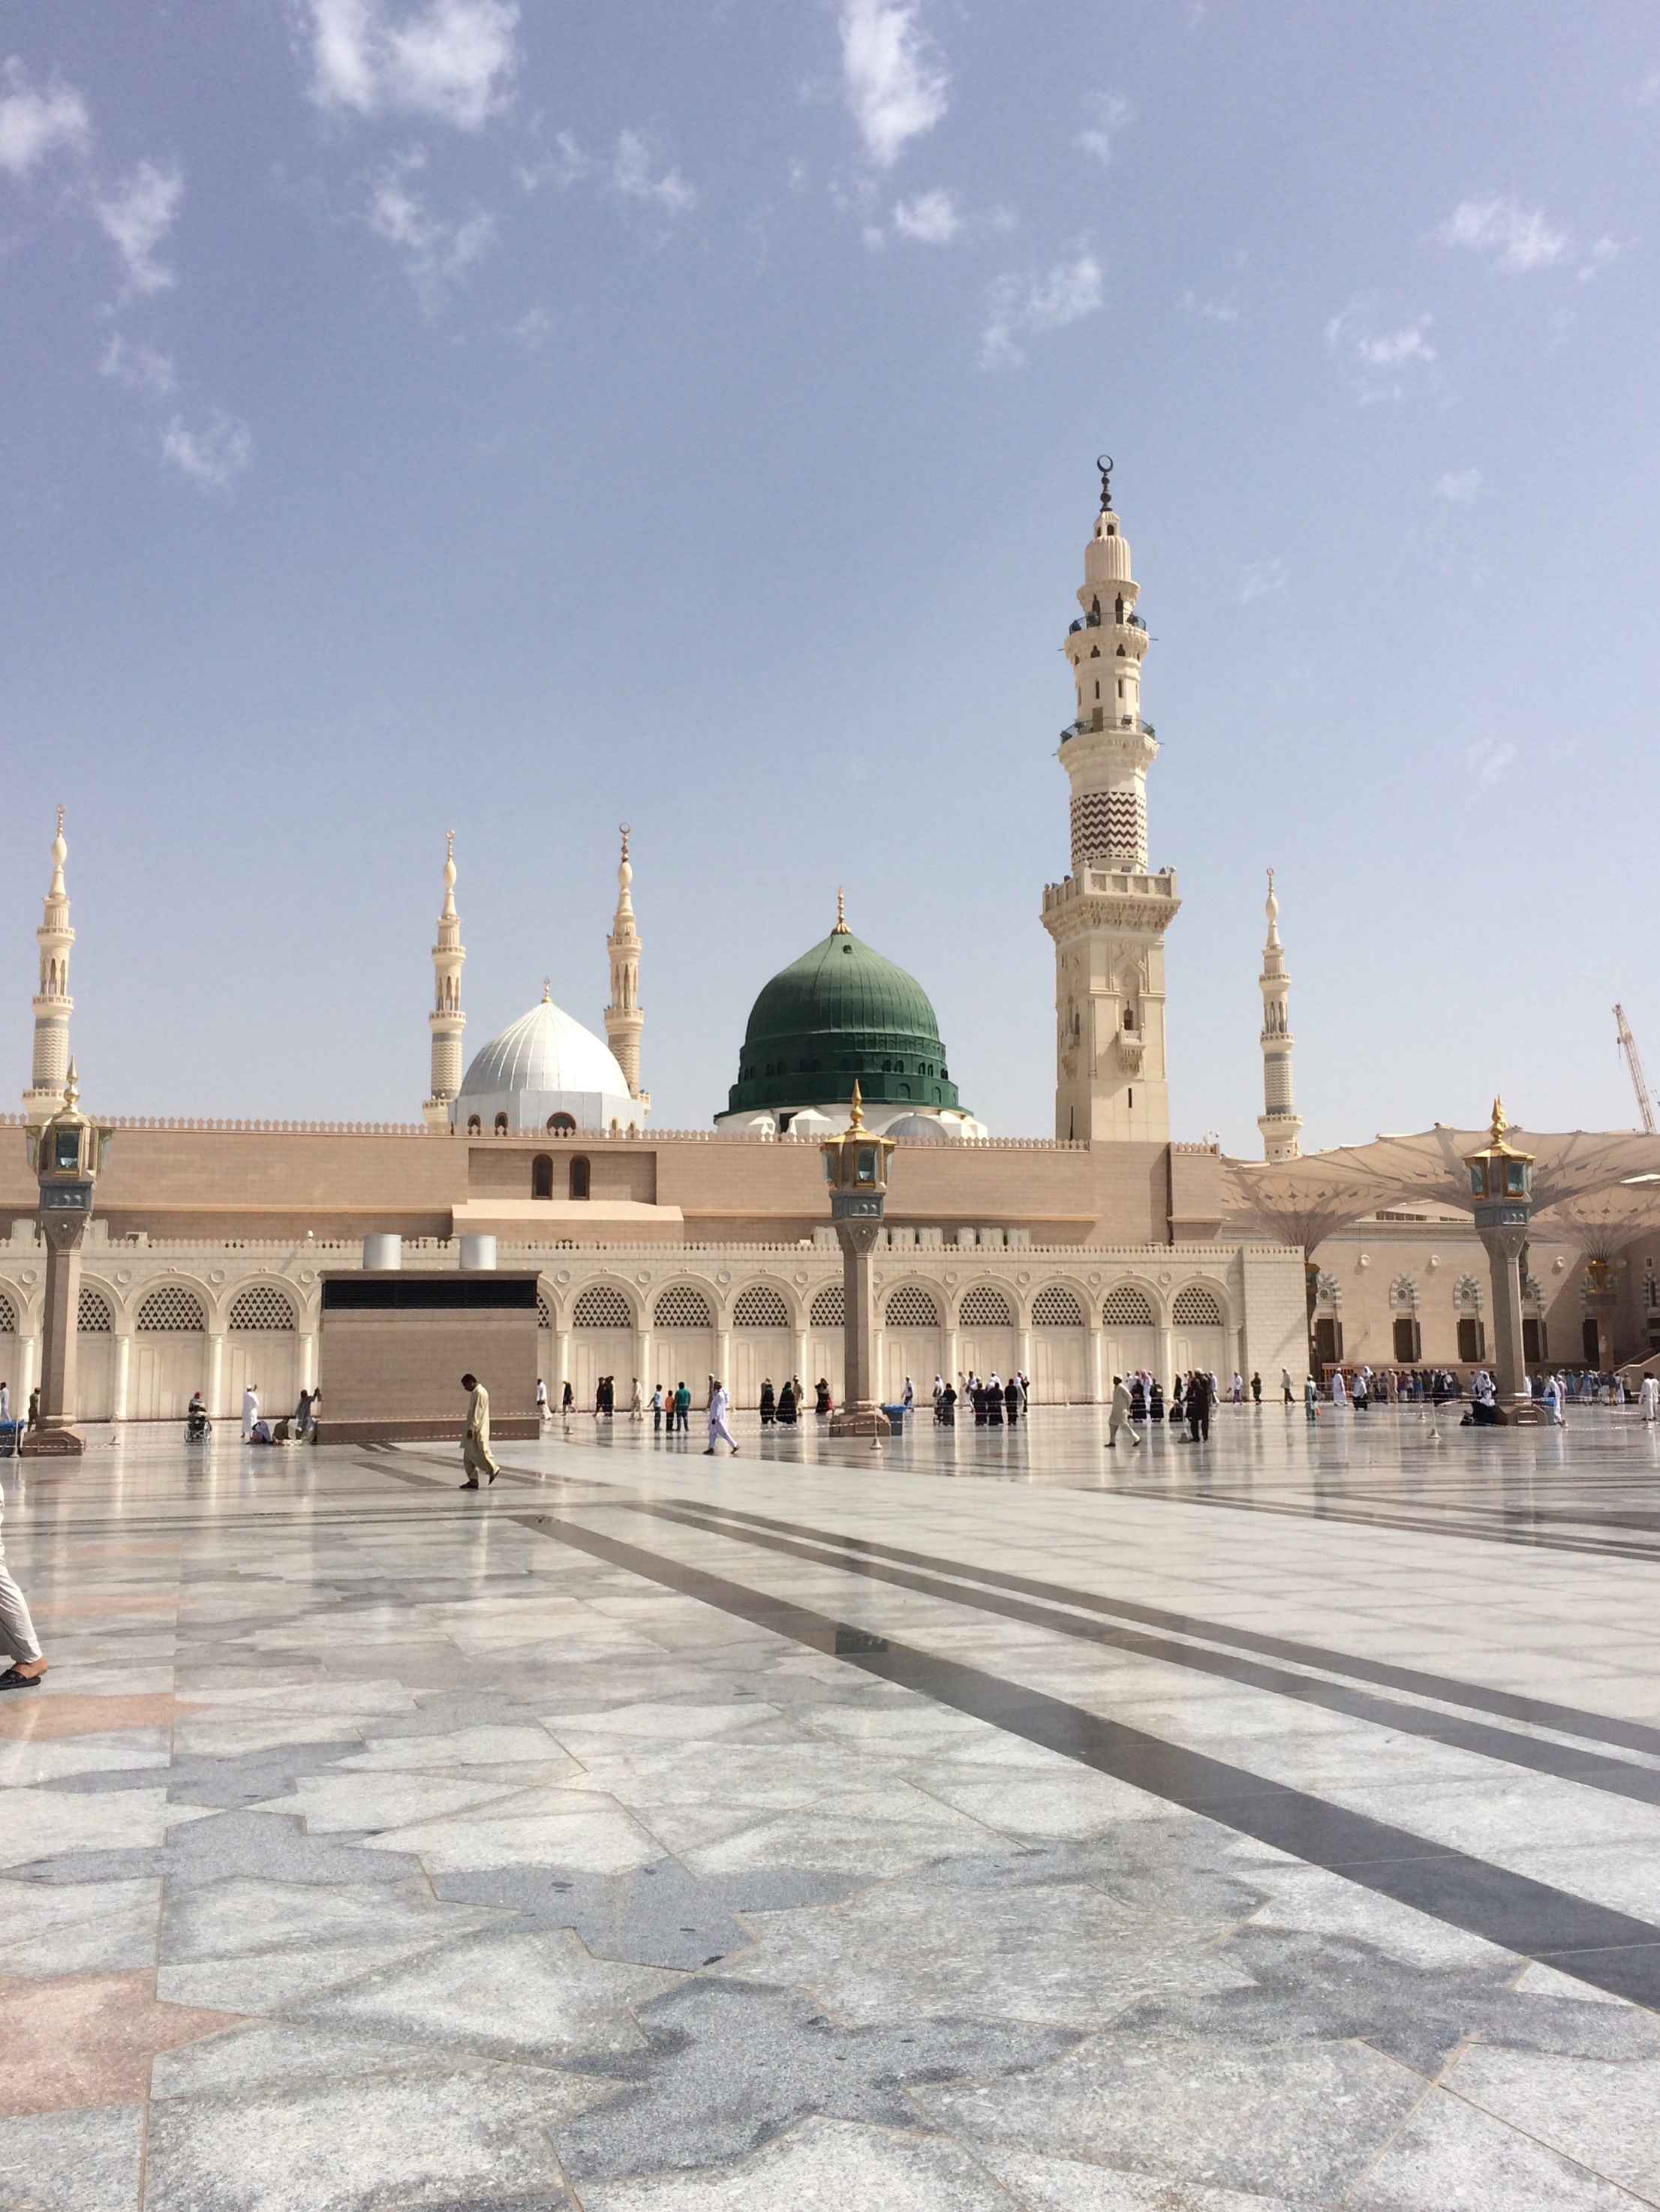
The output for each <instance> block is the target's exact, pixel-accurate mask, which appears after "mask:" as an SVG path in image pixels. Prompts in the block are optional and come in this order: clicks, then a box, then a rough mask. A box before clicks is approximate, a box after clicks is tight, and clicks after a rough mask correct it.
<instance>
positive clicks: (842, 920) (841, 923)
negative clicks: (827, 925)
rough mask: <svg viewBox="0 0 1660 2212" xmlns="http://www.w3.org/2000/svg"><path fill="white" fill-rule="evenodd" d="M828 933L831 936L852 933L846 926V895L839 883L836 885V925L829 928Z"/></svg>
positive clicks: (850, 934)
mask: <svg viewBox="0 0 1660 2212" xmlns="http://www.w3.org/2000/svg"><path fill="white" fill-rule="evenodd" d="M830 935H831V936H832V937H851V936H852V935H853V932H852V931H851V930H850V929H849V928H848V895H847V893H846V892H845V891H844V890H842V886H841V884H837V885H836V927H835V928H834V929H833V930H831V932H830Z"/></svg>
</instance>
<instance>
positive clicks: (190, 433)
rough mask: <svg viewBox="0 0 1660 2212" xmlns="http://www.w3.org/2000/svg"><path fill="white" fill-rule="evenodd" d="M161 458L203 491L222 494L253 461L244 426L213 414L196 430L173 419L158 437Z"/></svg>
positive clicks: (249, 437)
mask: <svg viewBox="0 0 1660 2212" xmlns="http://www.w3.org/2000/svg"><path fill="white" fill-rule="evenodd" d="M161 458H162V459H164V460H166V461H168V462H170V463H171V464H172V465H173V467H174V468H176V469H177V470H179V472H180V473H181V475H184V476H185V477H189V479H190V481H191V482H192V483H193V484H195V485H196V486H197V487H198V489H200V490H202V491H223V490H224V489H226V488H227V486H228V485H229V484H230V483H233V482H234V479H235V478H236V477H240V475H241V474H242V472H243V471H244V470H245V469H246V467H247V466H248V465H249V464H250V462H251V461H252V459H253V436H252V432H251V431H250V430H249V428H248V426H247V424H246V422H238V421H237V419H236V417H235V416H234V415H226V414H223V413H222V412H220V411H219V410H215V412H214V413H213V414H211V415H210V416H209V417H208V419H207V421H206V422H204V424H203V425H202V427H201V428H200V429H199V430H192V428H190V426H189V424H188V423H186V422H185V419H184V417H183V416H181V415H175V416H173V420H172V421H171V422H169V423H168V425H167V428H166V429H165V430H164V431H163V432H162V433H161Z"/></svg>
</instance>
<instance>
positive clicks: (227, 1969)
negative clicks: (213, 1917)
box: [155, 1929, 447, 2015]
mask: <svg viewBox="0 0 1660 2212" xmlns="http://www.w3.org/2000/svg"><path fill="white" fill-rule="evenodd" d="M446 1940H447V1937H446V1936H444V1935H443V1934H441V1933H440V1932H439V1931H437V1930H436V1929H435V1930H433V1931H432V1932H430V1933H429V1934H428V1935H425V1936H389V1937H386V1938H373V1937H372V1938H368V1939H365V1940H364V1941H362V1942H346V1943H328V1942H321V1943H308V1944H306V1945H304V1946H301V1945H298V1944H296V1945H295V1946H293V1947H292V1948H289V1949H286V1950H283V1949H277V1950H271V1951H251V1952H246V1953H243V1954H240V1955H239V1956H238V1957H235V1958H231V1959H199V1960H192V1961H190V1962H189V1963H187V1964H185V1965H181V1966H165V1965H164V1966H158V1967H157V1968H156V1971H155V1986H156V1989H157V1990H158V1991H159V1992H160V1994H161V1996H164V1997H166V1998H168V1999H169V2000H170V2001H171V2002H173V2003H174V2004H189V2005H212V2006H216V2007H217V2008H218V2009H219V2010H221V2011H222V2012H225V2013H235V2014H239V2015H265V2014H271V2013H280V2012H288V2011H290V2010H292V2009H293V2008H295V2007H297V2006H300V2005H302V2004H306V2003H308V2002H311V2001H312V2000H313V1998H316V1997H319V1996H322V1995H324V1994H325V1992H327V1991H330V1990H337V1989H342V1988H344V1987H345V1986H347V1985H348V1984H351V1983H354V1982H359V1981H362V1979H363V1978H365V1977H366V1976H368V1975H370V1974H374V1973H378V1972H381V1971H382V1970H383V1969H384V1968H386V1967H387V1966H395V1965H398V1964H399V1963H400V1962H402V1961H403V1960H407V1959H412V1958H416V1957H418V1956H419V1955H420V1954H421V1953H423V1952H424V1951H429V1950H431V1949H433V1948H435V1947H437V1946H441V1945H442V1944H443V1943H444V1942H446Z"/></svg>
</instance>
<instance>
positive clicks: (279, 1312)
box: [230, 1283, 294, 1332]
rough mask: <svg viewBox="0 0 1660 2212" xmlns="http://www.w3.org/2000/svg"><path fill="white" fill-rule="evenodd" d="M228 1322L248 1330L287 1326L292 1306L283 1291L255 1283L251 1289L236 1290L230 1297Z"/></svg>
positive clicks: (292, 1318) (291, 1313) (232, 1325)
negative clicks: (231, 1297)
mask: <svg viewBox="0 0 1660 2212" xmlns="http://www.w3.org/2000/svg"><path fill="white" fill-rule="evenodd" d="M230 1325H231V1327H232V1328H233V1329H236V1330H241V1331H248V1332H258V1331H260V1330H264V1329H279V1328H280V1329H291V1328H293V1327H294V1306H293V1304H292V1302H291V1301H290V1299H289V1297H288V1294H287V1293H286V1292H285V1291H279V1290H276V1289H274V1288H272V1287H271V1285H269V1284H266V1283H256V1284H254V1285H253V1286H252V1289H249V1290H246V1291H238V1292H237V1293H236V1296H235V1297H234V1298H233V1299H232V1300H231V1306H230Z"/></svg>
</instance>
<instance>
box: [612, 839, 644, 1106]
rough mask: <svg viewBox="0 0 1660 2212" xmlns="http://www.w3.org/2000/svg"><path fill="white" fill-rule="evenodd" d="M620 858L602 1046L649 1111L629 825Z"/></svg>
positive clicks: (630, 1091) (638, 941)
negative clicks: (642, 1074) (643, 1074)
mask: <svg viewBox="0 0 1660 2212" xmlns="http://www.w3.org/2000/svg"><path fill="white" fill-rule="evenodd" d="M619 829H620V834H621V836H622V840H623V857H622V859H621V860H620V861H619V862H618V863H617V913H616V915H615V918H614V919H613V921H612V922H611V935H610V936H609V937H608V938H607V939H605V950H606V951H607V952H609V953H610V955H611V1004H610V1006H607V1007H606V1009H605V1042H607V1043H608V1044H609V1045H610V1047H611V1056H612V1058H613V1059H614V1060H616V1062H617V1066H619V1067H620V1068H621V1069H622V1071H623V1074H624V1076H626V1078H627V1079H628V1085H629V1097H630V1098H632V1099H634V1100H635V1101H636V1102H637V1103H639V1104H640V1105H641V1106H642V1107H644V1108H646V1109H649V1108H650V1105H651V1094H650V1092H649V1091H642V1089H641V1088H640V1032H641V1030H642V1029H644V1027H645V1026H646V1018H645V1016H644V1014H642V1012H641V1011H640V933H639V931H638V930H637V929H636V928H635V925H634V899H633V896H632V894H631V891H630V888H629V887H630V885H631V884H633V882H634V866H633V864H632V862H631V861H630V860H629V825H628V823H626V822H624V823H621V824H620V825H619Z"/></svg>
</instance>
